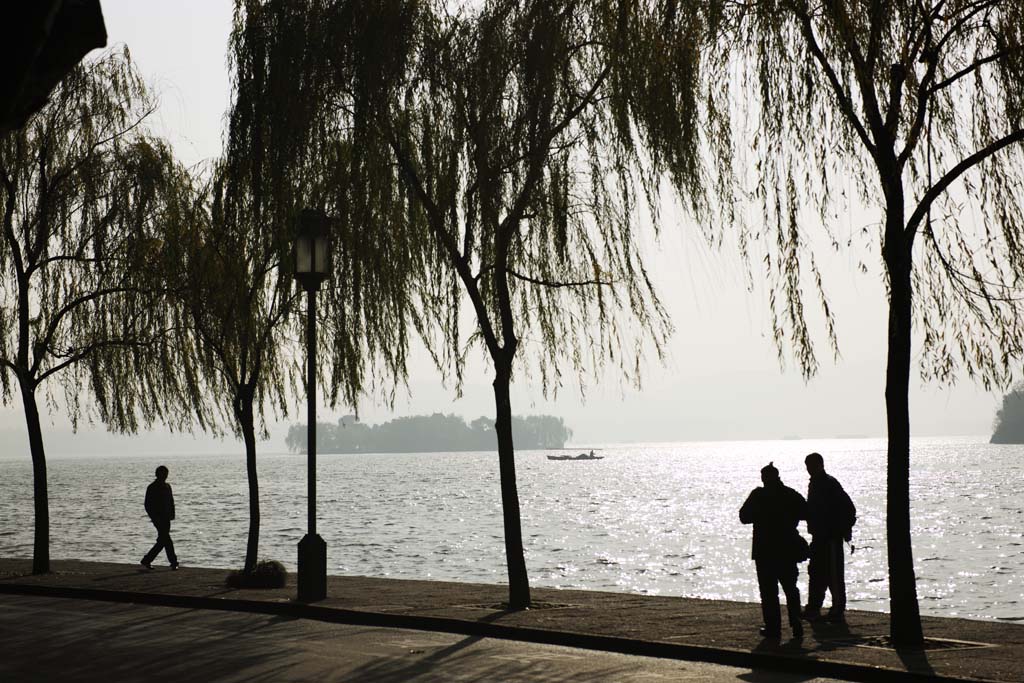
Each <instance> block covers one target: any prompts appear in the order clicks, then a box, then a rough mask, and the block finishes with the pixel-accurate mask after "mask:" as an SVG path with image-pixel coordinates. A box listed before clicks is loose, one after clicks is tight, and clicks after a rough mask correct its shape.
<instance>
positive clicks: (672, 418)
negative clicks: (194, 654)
mask: <svg viewBox="0 0 1024 683" xmlns="http://www.w3.org/2000/svg"><path fill="white" fill-rule="evenodd" d="M232 4H233V3H232V2H231V1H230V0H182V1H181V2H174V3H169V2H162V1H158V0H103V3H102V5H103V11H104V15H105V18H106V23H107V31H108V34H109V44H111V45H114V44H119V43H125V44H127V45H128V47H129V49H130V52H131V55H132V58H133V60H134V61H135V63H136V65H137V66H138V68H139V69H140V70H141V72H142V73H143V74H144V76H145V77H146V78H147V80H148V81H149V82H150V83H151V85H152V86H153V89H154V90H155V91H156V92H157V93H158V94H159V98H160V102H161V106H160V109H159V111H158V116H157V118H156V120H155V121H154V124H155V125H154V127H155V129H156V132H158V133H159V134H162V135H164V136H166V137H168V138H169V139H170V140H171V141H172V142H173V144H174V146H175V149H176V150H177V153H178V154H179V156H180V157H181V159H182V160H183V161H184V162H185V163H189V164H191V163H195V162H197V161H200V160H203V159H208V158H211V157H214V156H216V155H217V154H218V153H219V151H220V144H221V142H220V141H221V131H222V125H223V114H224V111H225V109H226V107H227V103H228V99H229V74H228V70H227V66H226V43H227V36H228V31H229V28H230V22H231V13H232ZM848 220H849V222H850V223H851V225H853V224H854V223H856V225H855V226H854V227H860V225H862V224H863V223H866V222H868V221H871V220H876V219H875V218H874V217H871V216H866V217H857V220H856V221H854V219H852V218H851V219H848ZM649 257H650V261H651V264H652V271H653V273H654V276H655V280H656V285H657V286H658V288H659V292H660V294H661V295H662V297H663V299H664V301H665V302H666V304H667V306H668V309H669V311H670V313H671V315H672V318H673V321H674V323H675V326H676V328H677V332H676V334H675V336H674V338H673V339H672V341H671V343H670V345H669V349H668V351H669V358H668V361H667V364H666V365H665V366H664V367H662V366H658V365H657V364H652V365H651V366H650V367H649V368H648V369H647V371H646V376H645V382H644V385H643V389H642V390H640V391H637V390H635V389H633V388H631V387H629V386H626V385H624V383H623V382H622V381H621V380H620V379H619V378H618V377H617V376H615V375H613V374H610V375H608V376H605V377H597V378H593V379H591V380H589V382H588V385H589V389H588V392H587V398H586V401H585V402H583V401H581V400H580V398H579V392H578V391H577V390H576V388H575V387H573V386H569V387H566V389H565V390H563V392H562V393H561V394H560V395H559V397H558V399H557V400H555V401H550V400H549V401H546V400H544V399H543V398H542V397H541V395H540V391H539V388H534V387H531V386H529V385H528V384H525V383H522V382H521V383H520V385H519V386H517V387H514V396H513V411H514V412H515V413H518V414H527V413H551V414H555V415H559V416H562V417H564V418H565V419H566V421H567V423H568V424H569V426H570V427H571V428H572V429H573V430H574V432H575V438H574V441H576V442H578V443H588V442H589V443H596V442H613V441H670V440H718V439H760V438H781V437H791V436H799V437H804V438H809V437H825V436H853V435H863V436H882V435H884V434H885V411H884V400H883V390H884V374H885V340H886V326H885V320H886V303H885V295H884V290H883V287H882V282H881V277H880V275H878V274H877V269H875V272H873V273H872V274H870V275H862V274H857V273H856V272H855V269H854V267H853V263H852V259H850V260H849V261H847V260H845V259H844V258H838V257H836V258H833V259H832V260H831V261H826V262H825V263H824V268H823V269H824V270H825V272H826V274H827V276H828V278H829V283H828V286H829V294H830V299H831V303H832V305H833V308H834V309H835V310H836V311H837V318H838V322H837V331H838V334H839V343H840V350H841V353H842V358H841V359H840V360H839V361H838V362H832V360H831V355H830V354H829V353H828V352H827V349H826V347H825V346H824V345H822V346H821V348H820V350H819V358H820V360H821V362H822V367H821V371H820V372H819V374H818V376H817V377H815V378H814V379H812V380H811V381H810V382H809V383H807V384H805V383H804V382H803V380H802V379H801V377H800V374H799V372H797V371H796V369H795V368H794V367H793V365H792V363H788V364H787V367H786V368H784V369H780V367H779V363H778V361H777V359H776V355H775V348H774V346H773V345H772V342H771V339H770V336H769V333H770V326H769V318H768V314H767V297H766V295H765V293H764V292H763V291H757V292H755V293H752V294H751V293H747V292H746V291H745V288H744V278H743V275H742V270H741V268H740V265H739V263H738V259H737V258H736V256H735V255H734V254H731V253H717V252H713V251H712V250H710V249H709V248H708V247H707V246H705V245H704V244H703V242H702V240H701V239H700V238H699V237H698V236H697V231H696V230H695V229H694V227H693V226H692V225H690V224H688V223H686V222H685V221H683V220H682V219H679V220H675V221H672V220H668V219H666V220H665V234H664V235H663V237H662V240H661V242H660V244H659V245H657V247H654V246H653V245H652V249H651V253H650V254H649ZM865 260H866V262H867V263H869V264H874V263H876V262H877V260H878V257H877V255H876V254H870V255H867V256H865ZM819 331H820V330H819ZM819 338H821V339H822V340H823V337H821V336H820V335H819ZM488 373H489V368H488V366H487V364H486V363H484V362H482V360H481V362H478V363H475V364H473V365H472V366H471V367H470V368H469V371H468V372H467V377H466V386H465V390H464V396H463V398H462V399H460V400H458V401H455V400H453V399H454V392H453V391H452V390H451V388H446V387H444V386H443V385H442V379H441V377H439V376H438V374H437V373H436V372H435V371H434V370H433V368H432V366H430V365H429V363H427V362H426V358H425V357H420V358H419V359H418V361H417V362H416V363H414V364H413V366H412V367H411V375H410V378H409V394H410V395H409V396H402V397H400V399H399V401H398V404H397V405H396V408H395V411H394V413H392V412H390V411H388V410H387V409H385V408H384V407H383V406H381V405H376V404H375V403H374V402H373V400H372V398H369V399H367V400H366V401H365V402H364V403H363V404H362V405H361V416H362V419H363V420H364V421H368V422H377V421H380V420H384V419H388V418H389V417H391V416H393V415H394V414H400V415H406V414H418V413H431V412H454V413H457V414H461V415H464V416H468V417H471V418H472V417H477V416H479V415H491V414H493V409H494V408H493V394H492V393H491V387H490V378H489V376H488ZM911 383H912V392H911V416H912V426H913V433H914V434H915V435H918V436H923V435H953V434H988V433H989V431H990V427H991V423H992V419H993V416H994V412H995V409H996V407H997V405H998V402H999V399H1000V397H999V396H998V395H993V394H987V393H985V392H983V391H982V390H981V389H979V388H977V387H975V386H974V385H972V384H969V383H967V382H966V381H965V382H963V383H961V384H960V385H959V386H957V387H956V388H953V389H940V388H938V387H934V386H922V384H921V381H920V380H919V379H918V378H917V377H916V375H915V376H913V377H912V379H911ZM346 412H350V411H348V410H338V411H328V410H326V409H323V408H321V411H320V415H321V416H322V419H325V420H334V419H336V418H337V417H338V416H339V415H340V414H343V413H346ZM300 414H301V415H304V413H302V411H296V413H295V414H294V415H295V416H298V415H300ZM303 419H304V418H303ZM52 420H53V426H52V427H51V428H49V429H48V430H47V431H46V434H45V436H46V438H47V440H48V446H49V450H50V452H52V453H63V452H69V451H74V450H83V451H89V452H96V451H100V450H105V449H111V450H116V451H121V450H124V451H129V452H137V451H138V450H140V449H147V450H160V451H175V450H182V451H210V450H218V451H220V450H235V449H240V446H236V445H235V444H234V443H233V442H231V441H227V442H219V443H217V442H211V441H209V440H207V439H204V438H198V439H192V438H185V439H181V438H178V439H173V440H168V439H167V438H166V437H165V435H163V434H162V433H158V434H152V435H148V436H144V437H143V438H141V439H140V438H138V437H136V438H131V439H128V438H119V439H116V440H114V439H111V438H108V437H105V436H103V435H102V428H99V429H95V430H94V429H85V430H84V431H83V433H82V434H81V435H79V436H77V437H75V438H74V439H71V437H70V435H69V434H67V433H64V432H65V426H64V424H65V421H64V420H63V418H62V417H61V416H60V414H59V411H57V412H55V413H54V414H53V415H52ZM44 424H45V423H44ZM44 429H46V428H45V427H44ZM285 430H286V424H285V423H282V424H278V425H274V426H272V428H271V432H272V439H271V441H270V442H269V443H268V444H266V445H265V446H264V447H265V448H267V449H268V450H282V449H283V447H284V446H283V444H284V440H283V434H284V431H285ZM0 435H2V436H4V437H5V438H6V441H7V443H8V444H9V446H8V448H5V449H4V450H5V452H6V451H8V450H9V449H11V448H13V449H14V450H17V449H18V448H19V446H18V444H19V443H20V444H22V446H20V448H23V449H24V450H26V451H27V440H26V439H25V436H24V428H23V426H22V415H21V410H20V400H18V397H17V396H15V397H14V402H13V403H12V404H11V405H10V406H7V407H4V408H2V409H0Z"/></svg>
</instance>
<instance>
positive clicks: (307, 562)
mask: <svg viewBox="0 0 1024 683" xmlns="http://www.w3.org/2000/svg"><path fill="white" fill-rule="evenodd" d="M298 584H299V602H316V601H317V600H323V599H324V598H326V597H327V544H326V543H325V542H324V539H322V538H320V535H319V534H316V535H313V536H310V535H309V534H306V535H305V536H303V537H302V540H301V541H299V579H298Z"/></svg>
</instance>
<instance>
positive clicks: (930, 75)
mask: <svg viewBox="0 0 1024 683" xmlns="http://www.w3.org/2000/svg"><path fill="white" fill-rule="evenodd" d="M673 4H674V3H666V8H669V9H670V8H671V6H672V5H673ZM719 9H720V10H721V14H719V15H717V16H716V22H715V24H714V26H715V33H714V34H713V36H712V38H713V41H712V42H713V45H712V46H711V47H710V48H709V49H708V51H707V52H708V56H709V57H708V58H709V59H712V57H711V56H712V55H714V58H713V59H714V60H715V61H714V63H713V66H709V67H708V68H707V71H706V73H714V74H715V75H716V80H715V81H714V82H710V83H709V85H708V90H707V96H706V101H707V102H709V103H713V104H714V107H715V108H716V109H717V113H715V114H713V115H712V117H713V118H715V119H716V121H717V122H718V123H719V125H720V126H721V130H722V131H723V132H722V133H721V134H719V135H717V136H716V139H717V140H720V141H723V142H726V143H728V144H725V145H721V146H719V147H718V148H717V149H715V150H714V152H715V155H716V156H717V157H718V158H720V159H721V160H723V162H724V163H725V164H727V165H729V164H734V163H735V160H740V161H741V162H742V163H735V168H737V169H748V170H747V171H742V170H740V171H738V177H739V178H740V179H741V180H746V181H749V182H750V183H752V184H753V186H754V190H753V191H752V192H751V196H752V197H753V198H754V200H755V202H756V203H757V204H759V205H760V214H761V215H760V218H759V219H758V220H754V221H750V222H747V223H745V224H742V225H741V226H740V235H741V237H740V244H741V246H742V248H743V249H744V250H746V251H747V253H748V254H752V253H754V250H756V249H759V248H761V247H763V248H764V252H763V253H764V260H763V263H764V264H765V268H766V276H767V277H768V279H769V280H770V282H771V283H772V285H773V297H772V319H773V326H774V331H775V339H776V341H777V342H778V343H779V345H780V347H779V348H780V353H782V348H783V346H784V345H785V344H786V343H787V342H792V343H793V345H794V348H795V349H796V355H797V358H798V361H799V363H800V365H801V367H802V368H803V370H804V372H805V374H807V375H810V374H812V373H813V372H814V370H815V368H816V364H817V361H816V358H815V355H814V351H813V348H812V345H811V339H810V332H809V328H808V323H807V319H806V316H805V308H804V300H803V299H804V296H803V290H804V285H807V284H810V285H811V286H812V288H815V289H816V291H817V292H818V294H819V295H820V299H819V300H820V303H821V304H822V305H823V307H824V308H823V318H824V320H825V321H826V324H827V326H828V331H829V335H830V338H831V340H832V342H833V343H834V342H835V336H834V333H833V330H832V324H833V321H832V312H831V310H830V309H829V307H828V301H827V299H826V298H825V297H824V295H822V294H821V292H822V291H823V290H822V289H821V282H822V274H821V272H820V271H819V269H818V267H817V265H816V262H815V260H814V255H813V251H814V250H813V247H814V246H815V245H821V244H824V245H831V246H832V248H833V249H835V250H836V251H841V250H844V249H847V248H849V249H851V250H856V249H858V248H859V247H860V246H861V245H860V244H859V240H860V239H861V238H862V237H863V238H865V241H866V242H867V243H868V244H869V245H879V246H880V256H881V263H882V266H883V269H884V274H885V282H886V285H887V289H888V305H889V315H888V330H887V333H886V337H885V339H886V341H887V343H888V358H887V368H886V386H885V402H886V416H887V417H886V419H887V427H888V480H887V510H886V527H887V537H888V566H889V591H890V609H891V637H892V639H893V640H894V641H895V642H896V643H897V644H899V645H918V644H920V643H921V642H922V639H923V632H922V628H921V620H920V614H919V608H918V601H917V592H916V580H915V575H914V563H913V553H912V545H911V524H910V489H909V475H910V423H909V399H908V388H909V381H910V372H911V357H912V348H913V346H912V334H911V333H912V328H913V327H914V326H916V327H917V330H918V333H919V335H920V336H919V340H920V341H919V344H920V347H919V348H920V359H921V366H920V367H921V374H922V377H923V379H926V380H927V379H937V380H940V381H948V382H952V381H955V379H956V378H957V377H962V376H964V375H967V376H969V377H971V378H974V379H977V380H980V381H981V382H982V383H983V384H984V385H985V386H986V387H988V386H990V385H995V384H1003V383H1005V382H1006V381H1007V380H1008V378H1009V376H1010V374H1011V370H1012V369H1013V368H1014V366H1015V365H1016V363H1017V362H1018V360H1019V359H1020V357H1021V354H1022V351H1024V349H1022V346H1021V344H1022V338H1024V337H1022V333H1024V328H1022V321H1024V317H1022V316H1021V313H1022V311H1021V309H1020V301H1021V298H1020V297H1021V292H1020V286H1021V284H1022V281H1021V278H1022V276H1024V249H1022V227H1024V215H1022V207H1024V201H1022V200H1024V163H1022V162H1024V155H1022V152H1024V148H1022V145H1021V142H1022V141H1024V129H1022V124H1024V51H1022V47H1021V45H1022V42H1021V41H1022V32H1024V3H1021V2H1020V1H1019V0H978V1H969V2H962V1H959V0H953V1H950V0H934V1H927V2H916V1H915V2H904V1H901V0H890V1H881V0H864V1H851V2H826V3H822V4H815V3H807V2H805V1H803V0H772V1H768V2H754V3H743V4H740V3H733V4H724V5H722V6H721V7H720V8H719ZM743 117H746V118H743ZM730 120H731V122H732V124H733V125H732V127H731V128H730V125H729V124H730ZM662 143H663V144H671V143H672V140H671V139H669V140H664V141H662ZM745 173H746V174H747V175H744V174H745ZM725 189H726V192H725V193H724V195H725V197H726V198H727V199H733V198H735V197H737V196H739V195H736V194H731V188H729V187H726V188H725ZM858 204H859V205H863V206H867V207H870V208H873V209H875V210H876V211H877V212H878V215H879V222H878V226H879V229H878V231H877V233H872V231H870V230H865V231H864V232H863V233H861V232H852V233H850V234H844V233H843V230H842V228H841V227H839V226H842V225H845V224H846V221H844V220H842V219H840V214H841V212H843V211H846V210H850V209H853V208H857V206H858ZM737 216H738V213H732V214H726V218H727V220H726V221H723V223H725V224H728V223H729V220H732V219H736V218H737ZM875 240H877V242H876V241H875ZM758 245H760V247H759V246H758Z"/></svg>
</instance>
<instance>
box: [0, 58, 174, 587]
mask: <svg viewBox="0 0 1024 683" xmlns="http://www.w3.org/2000/svg"><path fill="white" fill-rule="evenodd" d="M153 107H154V105H153V102H152V100H151V99H150V97H149V95H148V94H147V91H146V88H145V86H144V84H143V82H142V80H141V79H140V77H139V75H138V73H137V72H136V71H135V68H134V66H133V65H132V63H131V61H130V60H129V58H128V53H127V51H126V50H120V51H111V52H107V53H105V54H104V55H102V56H100V57H98V58H96V59H93V60H89V61H87V62H86V63H84V64H82V65H81V66H79V67H77V68H76V69H74V70H73V71H72V72H71V73H70V74H69V75H68V76H67V77H66V78H64V80H63V81H62V82H61V83H60V84H59V85H58V86H57V87H56V88H55V90H54V91H53V93H52V95H51V97H50V101H49V102H48V103H47V104H46V105H45V106H44V107H43V108H42V109H41V110H39V111H38V112H37V113H35V114H34V115H33V116H32V117H31V118H29V120H28V121H27V123H26V124H25V126H24V127H23V129H21V130H18V131H13V132H10V133H7V134H5V135H3V137H2V138H0V198H2V207H3V241H2V243H0V244H2V246H0V278H2V280H0V390H2V397H3V401H4V403H7V402H8V401H9V400H10V398H11V394H12V386H13V385H15V384H16V385H17V387H18V390H19V392H20V393H21V399H22V404H23V406H24V411H25V422H26V426H27V429H28V437H29V448H30V451H31V455H32V475H33V488H34V506H35V535H34V543H33V551H32V571H33V573H36V574H40V573H45V572H48V571H49V569H50V549H49V543H50V540H49V539H50V535H49V534H50V532H49V529H50V523H49V495H48V488H47V478H46V455H45V449H44V444H43V433H42V427H41V424H40V417H39V405H38V396H39V393H40V390H41V389H42V388H43V387H44V385H45V389H44V396H45V398H46V401H47V402H48V403H49V402H50V401H56V400H58V399H59V398H63V400H64V403H65V404H66V405H67V407H68V409H69V411H70V418H71V421H72V425H74V426H77V423H78V421H79V419H80V418H81V417H82V415H83V414H84V415H96V416H98V417H99V419H100V420H101V421H102V422H104V423H105V424H106V425H108V427H109V428H111V429H116V430H122V431H134V430H135V429H137V427H138V426H139V422H140V418H141V421H142V422H143V423H145V424H149V423H152V422H153V421H154V420H157V419H164V420H167V421H169V422H170V423H174V422H175V421H176V420H180V419H181V415H180V413H178V412H177V411H176V410H175V408H174V405H176V403H175V402H173V401H172V402H171V403H170V404H165V403H164V401H163V400H162V398H161V400H157V397H158V396H160V397H163V396H172V395H175V394H176V393H177V392H179V391H181V390H182V389H183V387H181V386H180V385H178V384H176V383H175V382H174V380H173V378H172V377H170V376H168V375H167V374H166V373H165V372H164V370H166V362H167V354H166V353H165V352H164V351H163V350H162V348H163V347H162V344H161V343H160V342H161V340H162V339H163V333H164V332H165V331H166V329H167V328H168V325H169V321H168V320H167V319H165V314H166V310H167V309H166V307H165V306H163V304H162V302H163V301H164V297H165V295H164V293H163V292H161V291H159V290H158V289H155V288H154V287H153V282H152V280H151V278H150V275H151V271H152V264H153V261H154V258H155V253H156V251H157V249H158V244H159V242H158V241H157V240H156V238H155V235H156V229H155V221H156V220H157V215H156V209H157V207H159V206H160V205H161V204H162V203H163V198H164V194H165V193H166V192H167V191H168V188H169V187H170V186H171V184H172V182H171V176H172V175H173V173H172V168H173V158H172V157H171V154H170V151H169V149H168V147H167V145H166V144H165V143H164V142H163V141H161V140H159V139H156V138H153V137H151V136H150V135H148V134H147V133H146V131H145V126H144V123H145V120H146V118H147V117H148V116H149V114H150V113H151V112H152V111H153ZM55 383H56V384H57V385H58V386H59V387H60V390H61V391H57V390H56V389H55V387H54V384H55Z"/></svg>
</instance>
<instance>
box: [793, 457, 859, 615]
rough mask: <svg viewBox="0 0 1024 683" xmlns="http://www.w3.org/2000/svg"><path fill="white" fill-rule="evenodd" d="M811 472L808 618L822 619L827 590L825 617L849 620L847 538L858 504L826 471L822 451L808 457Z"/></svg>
mask: <svg viewBox="0 0 1024 683" xmlns="http://www.w3.org/2000/svg"><path fill="white" fill-rule="evenodd" d="M804 464H805V465H806V466H807V474H809V475H810V476H811V479H810V481H809V482H808V484H807V531H808V532H810V534H811V561H810V564H808V566H807V577H808V585H807V607H806V608H805V609H804V613H803V616H804V619H807V620H808V621H817V620H819V619H822V615H821V606H822V605H823V604H824V602H825V591H826V590H828V592H829V593H830V594H831V595H832V606H831V608H829V611H828V615H827V616H826V617H824V619H825V620H827V621H830V622H833V623H836V624H842V623H845V622H846V576H845V567H844V563H845V559H846V558H845V551H844V549H843V541H849V540H850V539H851V538H852V534H853V525H854V524H855V523H856V522H857V508H856V507H854V505H853V501H852V500H850V496H848V495H847V494H846V491H844V490H843V485H842V484H840V483H839V480H837V479H836V478H835V477H833V476H832V475H830V474H828V473H826V472H825V459H824V458H822V457H821V453H811V454H809V455H808V456H807V457H806V458H804Z"/></svg>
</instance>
